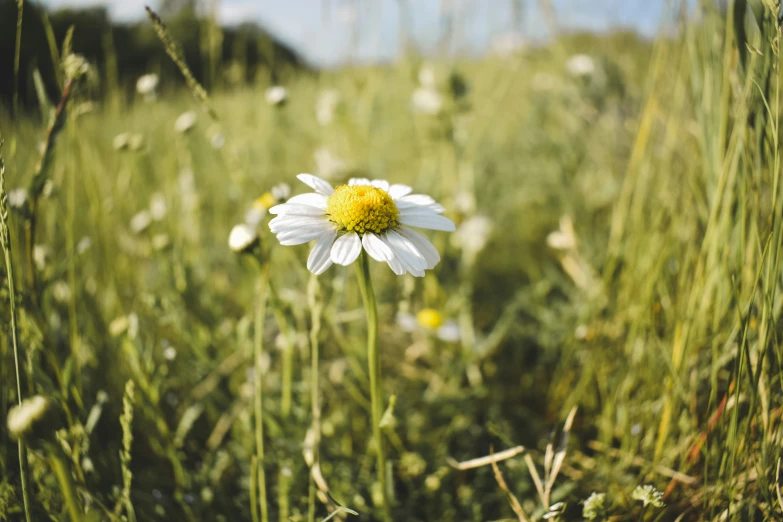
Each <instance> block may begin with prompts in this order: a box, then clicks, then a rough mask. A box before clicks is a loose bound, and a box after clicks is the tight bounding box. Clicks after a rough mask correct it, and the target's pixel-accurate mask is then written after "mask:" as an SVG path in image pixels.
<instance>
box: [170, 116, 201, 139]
mask: <svg viewBox="0 0 783 522" xmlns="http://www.w3.org/2000/svg"><path fill="white" fill-rule="evenodd" d="M197 119H198V117H197V116H196V113H195V112H193V111H187V112H183V113H182V114H180V115H179V117H178V118H177V121H175V122H174V129H175V130H176V131H177V132H179V133H180V134H183V133H185V132H188V131H189V130H190V129H192V128H193V126H194V125H196V120H197Z"/></svg>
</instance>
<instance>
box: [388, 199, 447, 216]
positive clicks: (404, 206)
mask: <svg viewBox="0 0 783 522" xmlns="http://www.w3.org/2000/svg"><path fill="white" fill-rule="evenodd" d="M394 204H395V205H397V209H399V211H400V213H403V212H412V213H416V212H418V211H425V210H427V211H430V212H435V213H436V214H443V213H444V212H446V209H445V208H443V206H442V205H441V204H439V203H434V202H433V203H432V204H430V205H419V204H416V203H411V202H410V201H399V200H397V201H395V202H394Z"/></svg>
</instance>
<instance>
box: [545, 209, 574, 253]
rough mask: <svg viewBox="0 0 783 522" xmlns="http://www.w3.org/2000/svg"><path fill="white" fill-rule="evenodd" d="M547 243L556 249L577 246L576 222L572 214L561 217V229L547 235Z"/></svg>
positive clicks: (568, 248) (564, 249)
mask: <svg viewBox="0 0 783 522" xmlns="http://www.w3.org/2000/svg"><path fill="white" fill-rule="evenodd" d="M546 243H547V245H549V246H550V247H551V248H553V249H555V250H561V251H566V250H573V249H574V248H576V234H575V233H574V222H573V221H572V220H571V217H570V216H563V217H561V218H560V230H557V231H555V232H552V233H550V234H549V235H548V236H547V237H546Z"/></svg>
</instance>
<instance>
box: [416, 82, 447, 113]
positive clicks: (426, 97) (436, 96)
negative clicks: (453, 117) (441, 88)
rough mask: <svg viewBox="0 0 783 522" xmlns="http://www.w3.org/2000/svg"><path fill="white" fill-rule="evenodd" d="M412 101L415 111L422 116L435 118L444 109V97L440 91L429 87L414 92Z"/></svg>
mask: <svg viewBox="0 0 783 522" xmlns="http://www.w3.org/2000/svg"><path fill="white" fill-rule="evenodd" d="M411 101H412V103H413V110H414V111H416V112H418V113H421V114H427V115H429V116H435V115H437V114H438V113H440V111H441V109H443V97H442V96H441V95H440V93H438V91H436V90H435V89H432V88H429V87H419V88H418V89H416V90H415V91H413V96H412V97H411Z"/></svg>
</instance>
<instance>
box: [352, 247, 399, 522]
mask: <svg viewBox="0 0 783 522" xmlns="http://www.w3.org/2000/svg"><path fill="white" fill-rule="evenodd" d="M356 273H357V276H358V279H359V289H360V290H361V293H362V300H363V301H364V309H365V311H366V312H367V364H368V366H369V370H370V371H369V373H370V398H371V402H372V435H373V438H374V439H375V447H376V449H377V452H376V456H377V467H378V469H377V470H376V472H377V474H378V482H379V483H380V485H381V491H382V493H383V516H384V519H385V520H391V515H390V508H391V505H390V502H389V490H388V488H387V485H386V455H385V454H384V450H383V433H382V431H381V416H382V415H383V392H382V390H381V361H380V357H379V356H378V308H377V306H376V304H375V292H374V291H373V288H372V280H371V279H370V263H369V258H368V256H367V252H365V251H364V250H362V254H361V256H360V259H359V264H357V265H356Z"/></svg>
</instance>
